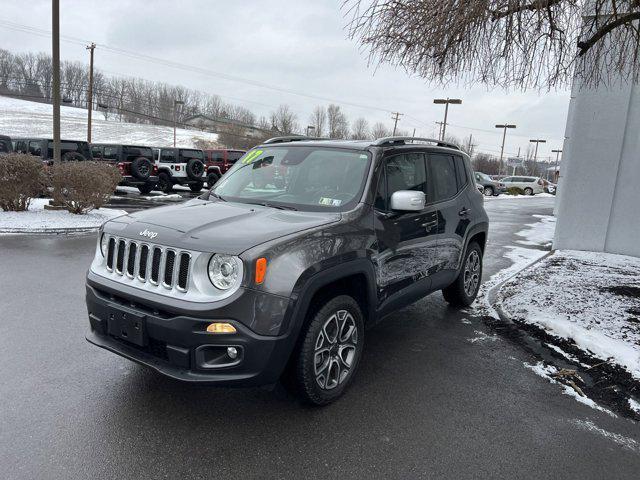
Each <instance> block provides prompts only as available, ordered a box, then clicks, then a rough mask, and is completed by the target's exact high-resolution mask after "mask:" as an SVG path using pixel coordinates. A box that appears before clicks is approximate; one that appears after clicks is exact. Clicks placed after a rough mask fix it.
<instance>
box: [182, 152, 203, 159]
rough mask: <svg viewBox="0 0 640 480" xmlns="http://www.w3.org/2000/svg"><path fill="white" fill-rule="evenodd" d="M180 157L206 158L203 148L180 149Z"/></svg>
mask: <svg viewBox="0 0 640 480" xmlns="http://www.w3.org/2000/svg"><path fill="white" fill-rule="evenodd" d="M180 158H181V159H182V160H184V161H187V160H189V159H191V158H197V159H198V160H204V152H203V151H202V150H180Z"/></svg>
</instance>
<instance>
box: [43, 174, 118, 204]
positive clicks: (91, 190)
mask: <svg viewBox="0 0 640 480" xmlns="http://www.w3.org/2000/svg"><path fill="white" fill-rule="evenodd" d="M51 170H52V172H51V185H52V187H53V201H54V203H56V204H57V205H62V206H64V207H65V208H66V209H67V210H68V211H69V212H71V213H76V214H82V213H87V212H88V211H90V210H93V209H94V208H100V207H102V206H103V205H104V204H105V203H107V202H108V201H109V198H110V197H111V195H112V194H113V192H114V190H115V189H116V186H117V185H118V182H120V180H121V179H122V177H121V175H120V172H118V169H117V168H115V167H113V166H111V165H108V164H104V163H98V162H62V163H60V164H58V165H54V166H53V167H52V168H51Z"/></svg>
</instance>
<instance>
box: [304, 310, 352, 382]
mask: <svg viewBox="0 0 640 480" xmlns="http://www.w3.org/2000/svg"><path fill="white" fill-rule="evenodd" d="M357 344H358V327H357V325H356V322H355V320H354V318H353V315H351V313H349V312H348V311H347V310H338V311H337V312H335V313H334V314H333V315H331V316H330V317H329V318H328V319H327V321H326V322H324V325H323V326H322V328H321V329H320V332H319V333H318V336H317V337H316V342H315V349H314V356H313V359H314V362H313V364H314V374H315V377H316V382H317V383H318V385H319V386H320V388H322V389H323V390H332V389H334V388H335V387H337V386H338V385H340V384H342V383H343V382H344V381H345V380H346V379H347V378H348V377H349V375H350V374H351V368H352V366H353V362H354V359H355V356H356V345H357Z"/></svg>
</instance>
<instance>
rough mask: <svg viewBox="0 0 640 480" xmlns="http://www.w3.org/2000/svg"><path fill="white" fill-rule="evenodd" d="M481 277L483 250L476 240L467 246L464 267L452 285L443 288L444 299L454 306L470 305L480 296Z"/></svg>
mask: <svg viewBox="0 0 640 480" xmlns="http://www.w3.org/2000/svg"><path fill="white" fill-rule="evenodd" d="M474 259H475V260H474ZM481 279H482V250H481V249H480V245H478V244H477V243H476V242H471V243H470V244H469V245H468V246H467V250H466V252H465V254H464V259H463V261H462V268H461V269H460V273H459V274H458V276H457V278H456V279H455V280H454V281H453V283H452V284H451V285H449V286H448V287H447V288H445V289H443V290H442V294H443V295H444V299H445V300H446V301H447V302H449V304H450V305H453V306H454V307H468V306H469V305H471V304H472V303H473V301H474V300H475V299H476V297H477V296H478V290H479V289H480V280H481ZM465 280H467V282H468V283H466V282H465Z"/></svg>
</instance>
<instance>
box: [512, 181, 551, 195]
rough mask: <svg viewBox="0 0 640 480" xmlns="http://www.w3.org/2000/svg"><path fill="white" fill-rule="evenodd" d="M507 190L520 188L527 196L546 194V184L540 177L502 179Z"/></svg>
mask: <svg viewBox="0 0 640 480" xmlns="http://www.w3.org/2000/svg"><path fill="white" fill-rule="evenodd" d="M502 183H504V184H505V185H506V187H507V189H509V188H511V187H516V188H519V189H520V190H522V191H523V192H524V194H525V195H535V194H537V193H544V182H543V181H542V179H541V178H540V177H504V178H503V179H502Z"/></svg>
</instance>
